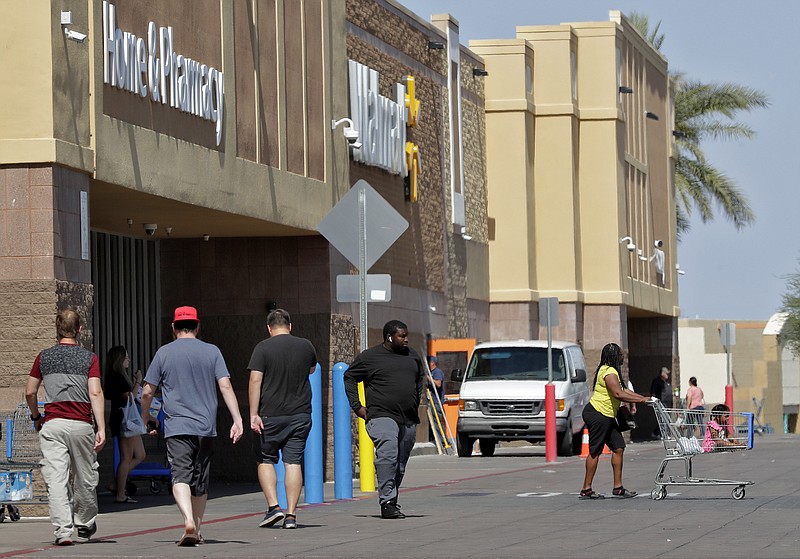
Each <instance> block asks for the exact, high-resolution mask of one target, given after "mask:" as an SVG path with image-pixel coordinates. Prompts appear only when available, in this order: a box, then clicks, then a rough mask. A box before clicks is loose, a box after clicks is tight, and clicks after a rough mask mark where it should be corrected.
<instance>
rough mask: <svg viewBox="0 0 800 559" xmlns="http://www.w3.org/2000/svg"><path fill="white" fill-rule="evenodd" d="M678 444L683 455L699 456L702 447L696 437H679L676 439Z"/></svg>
mask: <svg viewBox="0 0 800 559" xmlns="http://www.w3.org/2000/svg"><path fill="white" fill-rule="evenodd" d="M678 444H680V445H681V448H683V453H684V454H701V453H702V452H703V447H702V445H701V444H700V441H699V440H697V437H688V438H687V437H681V438H679V439H678Z"/></svg>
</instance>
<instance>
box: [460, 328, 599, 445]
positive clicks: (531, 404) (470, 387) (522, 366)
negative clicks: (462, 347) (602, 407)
mask: <svg viewBox="0 0 800 559" xmlns="http://www.w3.org/2000/svg"><path fill="white" fill-rule="evenodd" d="M552 359H553V361H552V362H553V384H554V385H555V393H556V433H557V436H558V454H559V455H560V456H572V455H573V454H579V453H580V450H581V438H582V437H581V435H582V433H583V417H582V414H583V408H584V406H586V404H587V403H588V402H589V383H588V382H587V381H586V376H587V375H586V362H585V360H584V358H583V352H582V351H581V348H580V346H579V345H577V344H575V343H572V342H556V341H554V342H552ZM547 378H548V373H547V341H543V340H519V341H508V342H488V343H483V344H478V345H477V346H475V350H474V351H473V352H472V357H471V358H470V360H469V365H468V366H467V370H466V373H462V372H461V371H458V370H456V371H454V372H453V377H452V380H455V381H458V380H460V381H462V383H461V391H460V393H459V402H458V425H457V428H456V431H457V436H456V447H457V450H458V455H459V456H462V457H463V456H471V455H472V447H473V444H474V442H475V440H476V439H477V440H478V442H479V446H480V450H481V454H482V455H483V456H492V455H493V454H494V450H495V446H496V445H497V441H512V440H526V441H530V442H538V441H543V440H544V436H545V428H544V416H545V413H544V392H545V385H546V384H547Z"/></svg>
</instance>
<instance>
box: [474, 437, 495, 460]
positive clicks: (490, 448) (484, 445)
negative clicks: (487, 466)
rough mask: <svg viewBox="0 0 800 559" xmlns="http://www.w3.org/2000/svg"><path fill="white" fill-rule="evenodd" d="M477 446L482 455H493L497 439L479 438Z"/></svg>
mask: <svg viewBox="0 0 800 559" xmlns="http://www.w3.org/2000/svg"><path fill="white" fill-rule="evenodd" d="M478 446H479V447H480V448H481V455H482V456H494V449H495V447H497V441H496V440H494V439H480V440H479V441H478Z"/></svg>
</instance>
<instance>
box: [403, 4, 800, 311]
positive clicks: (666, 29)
mask: <svg viewBox="0 0 800 559" xmlns="http://www.w3.org/2000/svg"><path fill="white" fill-rule="evenodd" d="M399 2H400V3H401V4H403V5H405V6H406V7H408V8H409V9H410V10H412V11H413V12H415V13H417V14H418V15H419V16H420V17H422V18H423V19H425V20H428V21H429V20H430V15H431V14H439V13H450V14H452V15H453V16H454V17H455V18H456V20H458V22H459V25H460V33H461V42H462V43H464V44H469V41H470V39H499V38H512V37H514V33H515V31H514V29H515V27H516V26H517V25H556V24H559V23H562V22H575V21H608V12H609V10H620V11H622V12H623V13H629V12H632V11H638V12H640V13H644V14H646V15H647V16H648V17H649V18H650V20H651V22H653V23H657V22H658V21H659V20H660V21H661V22H662V23H661V31H662V32H663V33H664V34H665V35H666V40H665V41H664V44H663V45H662V46H661V51H662V53H663V54H664V55H665V56H666V57H667V59H668V60H669V67H670V70H678V71H681V72H684V73H685V74H686V76H687V77H688V78H690V79H697V80H701V81H706V82H709V81H714V82H726V81H731V82H735V83H738V84H740V85H745V86H749V87H754V88H758V89H761V90H762V91H764V92H765V93H767V94H768V95H769V97H770V101H771V103H772V105H771V106H770V107H769V108H768V109H758V110H756V111H754V112H752V113H743V114H741V115H740V117H739V118H738V119H737V120H739V121H742V122H745V123H747V124H748V125H749V126H750V127H751V128H753V129H754V130H755V131H756V137H755V138H754V139H752V140H742V141H737V142H714V143H711V142H709V143H706V144H704V148H705V152H706V155H707V156H708V158H709V160H710V161H711V162H712V163H713V164H714V165H716V166H717V167H718V168H719V169H721V170H723V171H724V172H725V173H727V174H728V175H729V176H730V177H732V178H733V179H734V181H735V182H736V183H737V184H738V185H739V186H740V187H742V188H743V190H744V191H745V192H746V194H747V197H748V198H749V200H750V203H751V206H752V208H753V210H754V211H755V214H756V223H755V224H754V225H752V226H750V227H748V228H746V229H744V230H742V231H736V229H735V228H734V227H733V226H732V225H731V224H730V223H729V222H728V221H727V220H725V219H724V218H722V217H721V216H720V217H718V219H717V220H715V221H714V222H713V223H710V224H703V223H701V222H700V220H699V219H697V218H696V219H694V220H693V221H692V229H691V231H690V232H689V233H688V234H686V235H684V236H683V239H682V241H681V243H680V245H679V247H678V262H679V263H680V266H681V268H682V269H683V270H685V271H686V275H684V276H679V295H680V306H681V315H682V316H685V317H691V318H694V317H700V318H710V319H728V320H737V319H739V320H741V319H754V320H766V319H768V318H769V317H770V316H771V315H772V314H773V313H774V312H776V311H777V310H778V309H779V307H780V304H781V296H782V295H783V293H784V291H785V288H786V280H785V276H786V275H787V274H789V273H792V272H795V271H798V269H800V265H798V259H799V258H800V242H798V241H800V189H798V184H797V182H798V181H797V179H796V178H795V177H796V176H797V169H798V163H800V153H798V145H799V144H800V140H799V139H800V100H798V99H797V97H798V92H797V91H796V90H797V89H798V86H800V34H798V33H797V24H798V22H800V2H795V1H792V2H789V1H780V0H761V1H760V2H752V1H751V0H748V1H743V0H703V1H698V0H668V1H664V0H661V1H655V0H639V1H635V0H627V1H606V0H399ZM488 7H491V8H490V10H489V11H487V8H488ZM717 213H718V212H717Z"/></svg>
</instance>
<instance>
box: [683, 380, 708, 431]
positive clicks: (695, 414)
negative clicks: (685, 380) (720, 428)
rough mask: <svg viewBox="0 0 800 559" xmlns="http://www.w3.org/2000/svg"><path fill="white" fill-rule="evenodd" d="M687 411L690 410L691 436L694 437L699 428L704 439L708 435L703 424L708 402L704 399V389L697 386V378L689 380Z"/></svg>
mask: <svg viewBox="0 0 800 559" xmlns="http://www.w3.org/2000/svg"><path fill="white" fill-rule="evenodd" d="M686 409H687V410H689V415H688V419H689V421H688V424H689V429H690V433H689V436H691V435H693V434H694V428H695V427H698V428H699V429H700V436H701V437H703V436H704V435H705V434H706V426H705V424H704V423H703V413H704V412H705V410H706V401H705V399H704V397H703V389H702V388H700V387H699V386H697V377H691V378H690V379H689V388H688V390H686Z"/></svg>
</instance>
